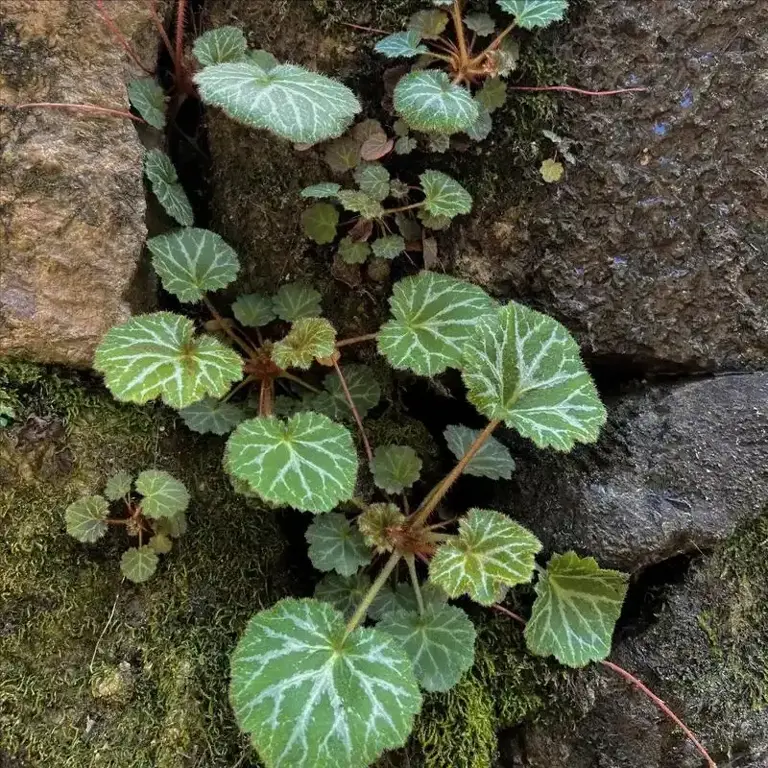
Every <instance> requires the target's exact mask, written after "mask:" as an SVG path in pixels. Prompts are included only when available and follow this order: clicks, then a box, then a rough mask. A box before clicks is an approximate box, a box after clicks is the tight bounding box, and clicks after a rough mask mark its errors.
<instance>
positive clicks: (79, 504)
mask: <svg viewBox="0 0 768 768" xmlns="http://www.w3.org/2000/svg"><path fill="white" fill-rule="evenodd" d="M108 514H109V503H108V502H107V500H106V499H105V498H104V497H103V496H83V498H82V499H78V500H77V501H75V502H73V503H72V504H70V505H69V506H68V507H67V510H66V512H65V513H64V520H65V522H66V525H67V533H68V534H69V535H70V536H72V537H74V538H75V539H77V540H78V541H82V542H83V543H86V544H93V542H94V541H98V540H99V539H100V538H101V537H102V536H103V535H104V534H105V533H106V532H107V524H106V522H105V521H106V519H107V515H108Z"/></svg>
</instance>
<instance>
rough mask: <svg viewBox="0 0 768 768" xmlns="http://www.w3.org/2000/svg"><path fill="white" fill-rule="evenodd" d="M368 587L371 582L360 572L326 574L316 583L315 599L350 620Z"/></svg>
mask: <svg viewBox="0 0 768 768" xmlns="http://www.w3.org/2000/svg"><path fill="white" fill-rule="evenodd" d="M320 519H321V520H322V518H320ZM370 586H371V580H370V579H369V578H368V577H367V576H366V575H365V574H364V573H363V572H362V571H358V572H357V573H356V574H354V575H353V576H342V575H340V574H338V573H327V574H326V575H325V576H323V578H322V579H320V581H318V582H317V586H316V587H315V597H316V598H317V599H318V600H322V601H323V602H324V603H330V604H331V605H332V606H333V607H334V608H335V609H336V610H337V611H341V613H342V614H344V618H350V617H351V616H352V614H354V612H355V609H356V608H357V606H358V605H360V603H361V602H362V599H363V597H365V593H366V592H367V591H368V589H369V588H370Z"/></svg>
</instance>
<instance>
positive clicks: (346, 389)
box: [333, 360, 373, 463]
mask: <svg viewBox="0 0 768 768" xmlns="http://www.w3.org/2000/svg"><path fill="white" fill-rule="evenodd" d="M333 367H334V369H335V370H336V375H337V376H338V377H339V383H340V384H341V388H342V390H343V391H344V397H345V398H346V400H347V405H349V407H350V408H351V409H352V415H353V416H354V417H355V422H356V423H357V428H358V430H359V431H360V437H361V439H362V441H363V447H364V448H365V455H366V456H367V457H368V463H370V462H372V461H373V451H372V450H371V444H370V442H369V441H368V435H367V434H366V433H365V427H364V426H363V420H362V419H361V418H360V412H359V411H358V410H357V406H356V405H355V401H354V400H353V399H352V393H351V392H350V391H349V387H348V386H347V380H346V379H345V378H344V374H343V373H342V371H341V368H340V367H339V364H338V362H336V361H335V360H334V361H333Z"/></svg>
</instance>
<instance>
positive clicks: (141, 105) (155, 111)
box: [128, 77, 165, 131]
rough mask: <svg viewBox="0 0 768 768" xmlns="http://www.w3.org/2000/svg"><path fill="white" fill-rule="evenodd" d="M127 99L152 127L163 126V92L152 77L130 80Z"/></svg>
mask: <svg viewBox="0 0 768 768" xmlns="http://www.w3.org/2000/svg"><path fill="white" fill-rule="evenodd" d="M128 101H130V102H131V106H133V107H134V108H135V109H136V111H137V112H138V113H139V114H140V115H141V116H142V117H143V118H144V119H145V120H146V121H147V122H148V123H149V124H150V125H151V126H152V127H153V128H157V129H158V130H159V131H162V130H163V128H165V93H164V92H163V89H162V88H161V87H160V86H159V85H158V84H157V83H156V82H155V80H154V79H153V78H151V77H145V78H142V79H141V80H131V82H130V83H128Z"/></svg>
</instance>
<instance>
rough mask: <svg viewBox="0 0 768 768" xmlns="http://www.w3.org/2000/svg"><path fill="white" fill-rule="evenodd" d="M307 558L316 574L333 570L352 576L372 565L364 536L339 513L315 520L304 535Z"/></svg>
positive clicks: (321, 516) (332, 513) (322, 516)
mask: <svg viewBox="0 0 768 768" xmlns="http://www.w3.org/2000/svg"><path fill="white" fill-rule="evenodd" d="M306 538H307V543H308V544H309V559H310V560H311V561H312V565H314V566H315V568H317V570H318V571H336V572H337V573H340V574H341V575H342V576H351V575H352V574H353V573H356V572H357V569H358V568H360V566H362V565H368V563H370V562H371V550H370V549H369V548H368V547H367V546H366V543H365V541H363V535H362V534H361V533H360V531H359V530H358V529H357V527H354V526H352V525H350V523H349V520H347V518H346V517H345V516H344V515H342V514H340V513H338V512H331V513H330V514H327V515H320V516H319V517H316V518H315V519H314V520H313V521H312V523H311V525H310V526H309V528H307V533H306Z"/></svg>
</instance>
